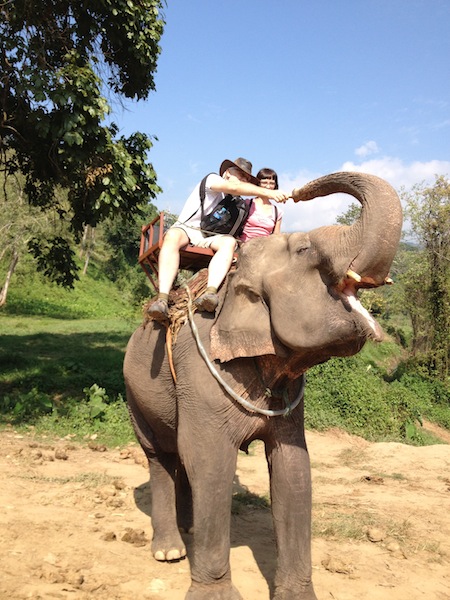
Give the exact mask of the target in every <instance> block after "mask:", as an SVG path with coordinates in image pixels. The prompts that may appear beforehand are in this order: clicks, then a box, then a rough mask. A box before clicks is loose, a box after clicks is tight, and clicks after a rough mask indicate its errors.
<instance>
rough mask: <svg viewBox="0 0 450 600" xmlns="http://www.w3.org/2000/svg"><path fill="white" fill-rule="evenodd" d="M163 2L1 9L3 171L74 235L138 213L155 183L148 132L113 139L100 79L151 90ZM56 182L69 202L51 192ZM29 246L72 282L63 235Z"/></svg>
mask: <svg viewBox="0 0 450 600" xmlns="http://www.w3.org/2000/svg"><path fill="white" fill-rule="evenodd" d="M162 4H163V3H162V2H161V1H158V0H140V1H139V2H137V1H136V2H135V1H133V0H114V1H113V0H92V1H90V2H88V3H86V2H78V1H75V0H50V1H48V2H45V3H42V2H38V1H37V0H15V1H14V2H7V3H3V4H2V6H1V8H0V11H1V15H2V19H1V21H0V44H1V47H2V52H1V54H0V61H1V72H2V75H1V83H2V93H1V94H0V109H1V111H0V136H1V138H0V151H1V152H2V159H3V160H2V163H3V168H4V172H5V174H6V176H7V177H11V176H14V175H16V174H18V173H19V172H20V173H22V174H23V176H24V178H25V181H24V185H23V190H24V192H25V194H26V196H27V198H28V201H29V202H30V204H31V205H33V206H37V207H40V208H41V209H42V210H44V211H47V210H50V209H51V210H55V209H56V210H57V211H58V213H59V216H60V218H62V219H66V220H68V221H69V223H70V226H71V228H72V230H73V232H74V235H75V239H76V240H78V239H79V237H80V235H81V233H82V231H83V228H84V226H85V225H91V226H96V225H97V224H98V223H100V222H101V221H103V220H104V219H106V218H108V217H113V216H114V215H117V214H121V215H124V216H125V217H128V216H133V215H136V214H138V213H139V212H140V210H141V207H142V206H145V205H146V204H147V203H148V202H149V200H151V199H152V198H154V197H155V195H156V194H157V193H158V192H159V191H160V190H159V187H158V186H157V184H156V174H155V172H154V170H153V167H152V165H151V164H149V163H147V162H146V161H147V152H148V151H149V150H150V148H151V147H152V141H151V139H150V138H149V137H148V136H147V135H145V134H143V133H139V132H137V133H134V134H132V135H131V136H130V137H128V138H126V137H124V136H121V137H119V138H117V137H116V136H117V133H118V128H117V126H116V125H115V124H114V123H111V125H109V126H106V125H103V124H102V122H103V121H104V119H105V118H106V116H107V115H108V113H109V112H110V107H109V105H108V102H107V100H106V99H105V97H104V94H105V92H106V86H108V87H109V89H110V90H111V91H112V92H113V93H114V94H117V95H119V96H123V97H125V98H130V99H132V98H136V99H141V98H146V97H147V96H148V94H149V93H150V92H151V91H152V90H154V87H155V86H154V79H153V77H154V73H155V71H156V63H157V58H158V56H159V52H160V48H159V41H160V37H161V35H162V32H163V25H164V20H163V17H162V16H161V8H162ZM60 187H62V188H64V189H66V190H67V201H68V204H67V203H62V202H61V201H60V199H59V198H58V195H57V193H56V191H57V190H58V188H60ZM53 245H55V246H57V248H56V250H55V252H53V251H52V250H51V246H53ZM68 248H69V243H66V246H65V250H66V251H67V250H68ZM30 249H31V251H32V252H33V253H34V254H35V256H36V257H38V258H39V260H40V261H41V262H45V261H47V260H48V261H49V263H51V264H50V266H49V268H48V269H46V268H44V271H46V272H48V274H49V275H52V276H55V274H56V271H57V270H61V269H63V270H65V271H66V272H65V276H63V277H61V278H58V277H55V280H56V281H58V282H59V283H61V284H63V285H68V286H70V285H72V284H73V281H74V280H75V277H74V270H73V268H72V267H73V263H71V261H70V260H69V261H68V262H67V263H64V262H61V260H60V258H59V257H60V256H61V254H63V253H64V241H63V239H62V238H59V239H58V238H54V239H53V240H52V239H49V240H47V241H46V242H45V243H44V242H43V241H42V240H41V239H37V240H36V241H35V242H34V243H33V244H32V246H31V247H30ZM69 256H70V255H69ZM66 266H67V268H65V267H66Z"/></svg>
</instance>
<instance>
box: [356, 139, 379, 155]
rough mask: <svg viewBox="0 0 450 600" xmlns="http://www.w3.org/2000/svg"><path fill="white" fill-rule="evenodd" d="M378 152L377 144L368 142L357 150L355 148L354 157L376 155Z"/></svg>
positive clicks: (371, 141)
mask: <svg viewBox="0 0 450 600" xmlns="http://www.w3.org/2000/svg"><path fill="white" fill-rule="evenodd" d="M379 151H380V150H379V148H378V145H377V143H376V142H374V141H373V140H370V141H369V142H366V143H365V144H363V145H362V146H360V147H359V148H356V150H355V154H356V156H369V155H370V154H378V152H379Z"/></svg>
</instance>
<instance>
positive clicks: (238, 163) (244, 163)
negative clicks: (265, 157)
mask: <svg viewBox="0 0 450 600" xmlns="http://www.w3.org/2000/svg"><path fill="white" fill-rule="evenodd" d="M231 168H233V169H239V171H242V172H243V173H245V174H246V175H248V176H249V177H250V183H254V184H255V185H260V181H259V179H257V178H256V177H255V176H254V175H252V163H251V162H250V161H249V160H247V159H246V158H236V160H235V161H234V162H233V161H232V160H228V159H227V160H224V161H223V163H222V164H221V165H220V171H219V173H220V175H221V176H222V175H223V174H224V173H225V171H226V170H227V169H231Z"/></svg>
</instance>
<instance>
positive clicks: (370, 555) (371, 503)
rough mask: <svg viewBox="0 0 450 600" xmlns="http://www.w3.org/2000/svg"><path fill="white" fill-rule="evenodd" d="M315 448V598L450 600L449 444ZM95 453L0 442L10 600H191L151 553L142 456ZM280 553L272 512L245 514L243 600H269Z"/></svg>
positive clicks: (261, 476) (0, 502)
mask: <svg viewBox="0 0 450 600" xmlns="http://www.w3.org/2000/svg"><path fill="white" fill-rule="evenodd" d="M307 439H308V445H309V450H310V455H311V461H312V470H313V499H314V514H313V518H314V538H313V578H314V584H315V588H316V592H317V595H318V598H319V599H320V600H328V599H333V600H362V599H366V598H367V599H370V600H378V599H379V600H386V599H389V600H406V599H408V600H419V599H420V600H422V599H425V598H426V599H427V600H429V599H432V600H449V599H450V566H449V562H450V510H449V508H450V445H445V444H443V445H437V446H427V447H424V448H414V447H410V446H405V445H402V444H392V443H389V444H388V443H382V444H370V443H368V442H366V441H364V440H362V439H360V438H355V437H351V436H348V435H346V434H343V433H342V432H339V431H336V432H328V433H326V434H320V433H309V434H308V436H307ZM90 446H91V448H89V447H84V446H79V445H75V444H72V443H71V442H70V440H67V439H64V440H60V441H58V443H56V444H50V443H48V444H47V443H45V441H44V443H43V442H42V441H41V442H36V441H35V440H33V438H32V436H31V435H30V436H19V435H17V434H16V433H15V432H14V431H12V430H10V431H5V432H1V433H0V471H1V476H2V482H3V485H2V486H1V489H0V506H1V512H0V542H1V543H0V565H1V567H0V569H1V573H2V575H1V577H0V599H1V600H3V599H5V600H11V599H13V600H22V599H30V598H31V599H34V600H38V599H43V600H47V599H48V600H51V599H54V598H56V599H58V598H59V599H69V598H70V599H73V600H88V599H89V600H183V599H184V596H185V593H186V591H187V589H188V586H189V563H188V560H184V561H181V562H178V563H173V564H165V563H158V562H156V561H155V560H154V559H153V558H152V556H151V553H150V545H149V540H150V538H151V535H152V532H151V522H150V519H149V516H148V512H149V494H148V476H147V469H146V466H145V465H144V460H143V455H142V453H141V451H140V450H139V449H138V448H137V447H136V446H132V447H129V448H126V449H116V450H112V451H106V450H105V449H104V448H102V447H99V446H98V445H97V444H96V443H95V441H93V442H91V444H90ZM239 488H240V489H241V491H242V490H247V491H249V492H251V493H253V494H257V495H264V494H267V492H268V478H267V470H266V466H265V460H264V452H263V447H262V446H261V445H258V446H256V448H255V449H254V450H253V452H252V454H251V455H250V456H245V455H244V454H240V456H239V461H238V471H237V477H236V489H239ZM249 498H250V499H251V495H249ZM239 506H241V503H239V504H236V507H239ZM187 543H188V544H189V540H187ZM188 548H189V545H188ZM274 552H275V551H274V540H273V532H272V524H271V519H270V512H269V510H268V509H266V508H259V507H257V506H256V505H250V506H243V507H241V510H240V512H238V514H235V515H234V516H233V519H232V549H231V563H232V570H233V581H234V583H235V585H236V586H237V587H238V589H239V590H240V592H241V594H242V596H243V598H244V599H245V600H268V599H269V597H270V592H269V589H270V586H271V585H272V581H273V574H274V568H275V556H274Z"/></svg>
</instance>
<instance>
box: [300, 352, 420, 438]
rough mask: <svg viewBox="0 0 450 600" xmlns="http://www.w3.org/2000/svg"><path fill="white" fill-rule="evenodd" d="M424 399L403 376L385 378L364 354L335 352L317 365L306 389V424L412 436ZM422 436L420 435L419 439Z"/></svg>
mask: <svg viewBox="0 0 450 600" xmlns="http://www.w3.org/2000/svg"><path fill="white" fill-rule="evenodd" d="M420 417H421V403H420V402H418V401H417V397H416V396H415V394H414V393H412V392H411V391H410V390H408V389H407V388H406V387H405V386H403V385H402V384H401V383H400V382H397V384H396V385H393V384H389V383H387V382H385V381H383V380H382V379H381V378H380V377H379V375H377V373H376V371H375V369H374V368H373V367H372V366H371V365H367V364H366V363H364V362H363V360H362V359H361V357H359V356H354V357H350V358H335V359H331V360H330V361H328V362H326V363H324V364H322V365H318V366H316V367H313V368H312V369H311V370H310V371H309V373H308V377H307V385H306V391H305V420H306V426H307V427H309V428H312V429H326V428H329V427H341V428H343V429H345V430H346V431H348V432H349V433H352V434H356V435H360V436H362V437H364V438H366V439H369V440H382V439H401V440H405V441H412V440H413V438H414V435H415V433H414V432H415V429H414V431H413V429H412V428H415V424H416V423H417V422H418V421H419V422H420ZM414 441H417V440H414Z"/></svg>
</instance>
